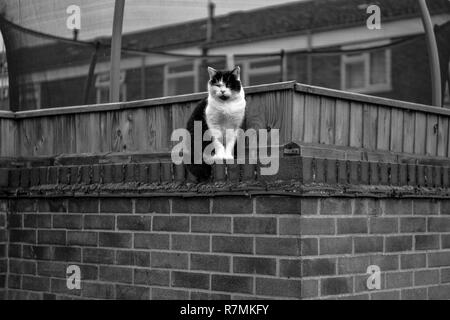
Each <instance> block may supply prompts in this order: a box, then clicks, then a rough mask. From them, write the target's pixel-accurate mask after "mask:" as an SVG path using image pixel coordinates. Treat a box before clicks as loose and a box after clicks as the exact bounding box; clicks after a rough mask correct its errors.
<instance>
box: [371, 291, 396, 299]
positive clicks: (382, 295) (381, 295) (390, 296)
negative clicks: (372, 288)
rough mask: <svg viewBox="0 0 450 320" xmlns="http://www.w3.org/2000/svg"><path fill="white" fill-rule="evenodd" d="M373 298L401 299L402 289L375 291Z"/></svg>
mask: <svg viewBox="0 0 450 320" xmlns="http://www.w3.org/2000/svg"><path fill="white" fill-rule="evenodd" d="M371 300H400V291H382V292H373V293H372V294H371Z"/></svg>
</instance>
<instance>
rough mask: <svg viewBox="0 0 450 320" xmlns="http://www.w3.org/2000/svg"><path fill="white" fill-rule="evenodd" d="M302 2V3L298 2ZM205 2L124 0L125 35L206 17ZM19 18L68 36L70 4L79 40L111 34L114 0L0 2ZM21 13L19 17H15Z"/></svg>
mask: <svg viewBox="0 0 450 320" xmlns="http://www.w3.org/2000/svg"><path fill="white" fill-rule="evenodd" d="M300 1H302V0H300ZM207 2H208V0H126V6H125V18H124V32H125V33H127V32H132V31H136V30H142V29H148V28H153V27H157V26H161V25H167V24H173V23H180V22H183V21H188V20H195V19H200V18H205V17H206V16H207ZM213 2H214V3H215V4H216V15H222V14H226V13H229V12H232V11H245V10H250V9H255V8H260V7H265V6H271V5H277V4H282V3H287V2H294V1H293V0H213ZM2 5H3V7H5V6H6V10H7V12H10V13H12V14H13V16H15V17H18V21H16V22H19V23H20V24H21V25H23V26H25V27H28V28H32V29H37V30H39V31H42V32H46V33H51V34H54V35H59V36H65V37H71V32H70V31H69V30H68V29H67V27H66V20H67V17H68V14H67V13H66V9H67V7H68V6H70V5H78V6H79V7H80V8H81V32H80V39H91V38H94V37H98V36H108V35H111V25H112V18H113V12H114V0H96V1H92V0H2V1H0V10H1V9H3V8H2ZM18 12H20V15H19V14H18Z"/></svg>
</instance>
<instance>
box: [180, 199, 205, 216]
mask: <svg viewBox="0 0 450 320" xmlns="http://www.w3.org/2000/svg"><path fill="white" fill-rule="evenodd" d="M209 207H210V199H209V198H176V199H173V200H172V213H193V214H209V211H210V208H209Z"/></svg>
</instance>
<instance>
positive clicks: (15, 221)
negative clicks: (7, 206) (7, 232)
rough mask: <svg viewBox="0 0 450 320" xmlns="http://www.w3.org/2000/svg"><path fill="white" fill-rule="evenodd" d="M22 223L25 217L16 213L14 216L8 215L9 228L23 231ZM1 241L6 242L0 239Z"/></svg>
mask: <svg viewBox="0 0 450 320" xmlns="http://www.w3.org/2000/svg"><path fill="white" fill-rule="evenodd" d="M22 221H23V216H22V215H21V214H17V213H14V214H9V215H8V225H9V228H12V229H14V228H17V229H21V228H23V223H22ZM0 241H4V240H2V239H0Z"/></svg>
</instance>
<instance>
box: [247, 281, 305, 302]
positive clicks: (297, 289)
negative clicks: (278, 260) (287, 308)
mask: <svg viewBox="0 0 450 320" xmlns="http://www.w3.org/2000/svg"><path fill="white" fill-rule="evenodd" d="M256 294H257V295H263V296H272V297H285V298H299V299H300V298H301V297H302V282H301V281H300V280H282V279H268V278H257V279H256Z"/></svg>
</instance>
